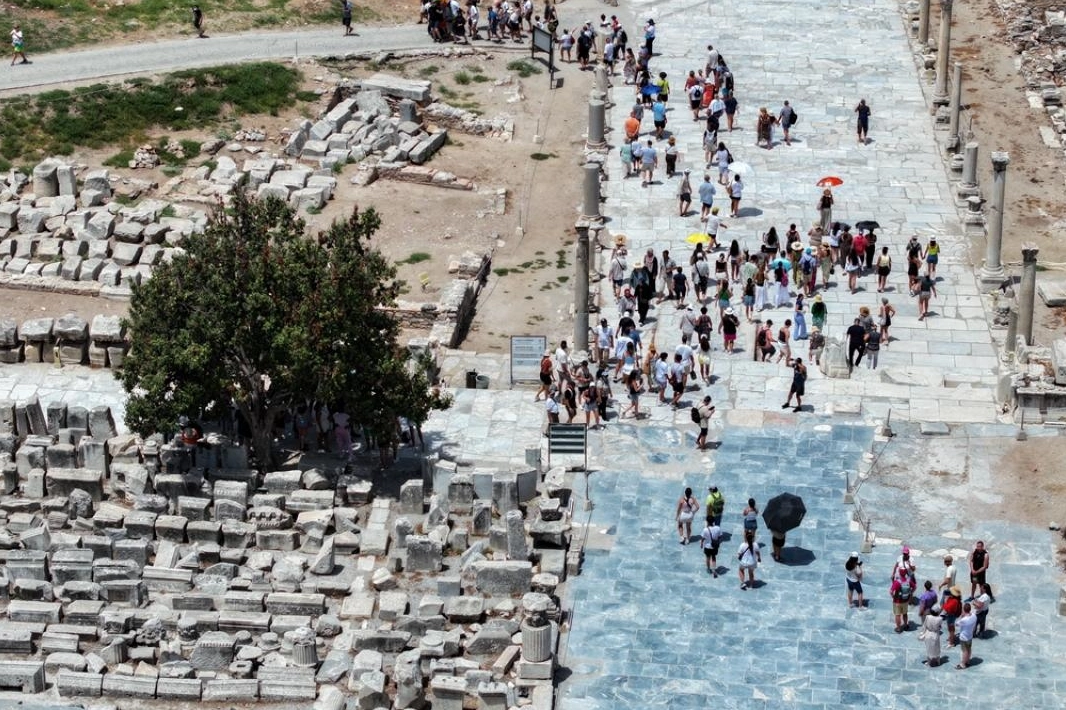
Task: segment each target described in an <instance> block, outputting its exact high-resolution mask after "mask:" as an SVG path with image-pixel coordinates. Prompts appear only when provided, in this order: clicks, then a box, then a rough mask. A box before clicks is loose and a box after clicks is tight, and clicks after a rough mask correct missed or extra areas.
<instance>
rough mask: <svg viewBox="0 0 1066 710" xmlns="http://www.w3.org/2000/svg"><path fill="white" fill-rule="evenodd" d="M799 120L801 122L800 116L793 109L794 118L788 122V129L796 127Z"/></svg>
mask: <svg viewBox="0 0 1066 710" xmlns="http://www.w3.org/2000/svg"><path fill="white" fill-rule="evenodd" d="M798 120H800V117H799V114H798V113H796V109H792V118H790V119H789V120H788V127H789V128H791V127H792V126H795V125H796V121H798Z"/></svg>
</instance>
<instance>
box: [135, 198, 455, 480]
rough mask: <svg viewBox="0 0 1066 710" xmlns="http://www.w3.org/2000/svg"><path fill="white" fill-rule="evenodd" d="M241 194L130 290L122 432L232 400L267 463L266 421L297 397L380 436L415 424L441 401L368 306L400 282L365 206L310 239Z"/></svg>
mask: <svg viewBox="0 0 1066 710" xmlns="http://www.w3.org/2000/svg"><path fill="white" fill-rule="evenodd" d="M240 192H241V191H238V194H237V195H236V196H235V197H234V199H233V203H232V205H231V206H230V207H229V208H228V209H221V208H219V209H216V210H215V211H214V213H213V214H212V216H211V218H210V221H209V223H208V225H207V228H206V229H205V230H204V232H203V233H202V234H197V235H192V236H190V237H189V238H188V239H187V240H186V241H185V242H184V244H183V245H182V246H183V249H184V253H179V254H178V255H177V256H175V257H174V258H173V259H172V260H171V261H169V262H167V263H164V264H161V265H160V266H158V267H157V268H156V269H155V271H154V272H153V274H152V278H151V279H149V280H148V281H146V282H144V283H143V284H141V285H139V286H136V287H134V289H133V299H132V302H131V304H130V313H129V316H128V318H127V319H126V325H127V327H128V329H129V331H130V333H131V337H132V343H133V347H132V348H131V351H130V354H129V356H128V357H127V358H126V360H125V363H124V366H123V370H122V373H121V375H120V377H121V379H122V384H123V386H124V387H125V389H126V391H127V392H128V393H129V400H128V402H127V408H126V419H127V422H128V424H129V425H130V427H131V428H133V429H135V430H137V431H139V432H140V433H141V434H143V435H147V434H150V433H152V432H156V431H170V430H172V429H173V428H174V426H175V422H176V421H177V419H178V417H179V416H181V415H183V414H186V415H191V414H195V413H197V412H199V411H201V410H202V409H211V408H212V407H217V406H220V405H221V404H222V403H223V402H226V401H228V399H229V398H232V400H233V402H234V403H235V404H236V406H237V407H238V408H239V410H240V412H241V414H242V415H243V416H244V417H245V419H246V420H247V422H248V423H249V425H250V428H251V432H252V449H253V453H254V454H255V458H256V460H257V463H258V466H259V468H260V469H266V468H268V467H270V466H271V465H272V463H273V452H272V430H273V423H274V421H275V419H276V417H277V416H278V414H279V413H281V412H283V411H285V410H287V409H290V408H292V407H294V406H295V405H297V404H299V403H301V402H304V401H306V400H308V399H318V400H325V401H330V402H334V401H338V400H343V401H344V402H345V405H346V411H347V412H348V414H349V415H350V416H351V418H352V421H353V423H357V424H363V425H365V426H367V427H368V428H370V429H371V430H372V431H374V432H377V433H379V437H382V436H384V437H386V438H387V437H388V432H391V431H392V430H393V429H394V427H393V425H392V423H393V422H395V418H396V416H397V415H402V416H406V417H408V418H409V419H410V420H411V421H412V422H413V423H415V424H417V425H421V424H422V423H424V422H425V420H426V418H428V416H429V412H430V411H431V410H432V409H434V408H444V407H446V406H447V405H448V401H447V399H446V398H443V397H441V396H440V395H439V394H436V393H435V392H431V391H430V388H429V383H428V381H427V378H426V374H425V370H424V368H422V367H419V366H412V364H411V363H410V362H409V359H408V357H407V353H406V351H405V349H403V348H401V347H400V346H398V344H397V336H398V334H399V325H398V323H397V321H396V319H395V318H394V317H393V315H392V314H391V313H389V312H388V311H387V310H385V309H383V308H381V306H388V305H391V304H393V303H394V302H395V299H396V296H397V294H398V291H399V285H398V283H397V282H396V279H395V276H396V269H395V267H394V266H393V265H392V264H391V263H389V262H388V261H387V260H386V259H385V257H384V256H383V255H382V254H381V253H380V252H378V251H377V250H376V249H374V248H372V247H371V246H370V244H369V240H370V237H371V236H372V235H373V234H374V233H375V232H376V231H377V229H378V227H379V226H380V224H381V220H380V219H379V218H378V216H377V214H376V213H375V212H374V210H372V209H370V210H366V211H364V212H359V211H358V210H354V211H353V212H352V215H351V216H350V217H349V218H348V219H347V220H346V221H337V222H334V223H333V225H332V226H331V227H330V228H329V229H327V230H326V231H324V232H320V233H319V234H317V235H316V236H315V237H314V238H312V237H309V236H308V235H307V234H305V224H304V222H303V220H301V219H299V218H298V217H297V216H296V213H295V211H294V209H293V208H292V207H290V206H288V205H287V204H285V203H284V202H282V201H280V200H278V199H275V198H268V199H266V200H256V199H254V198H249V197H246V196H244V195H243V194H240ZM227 395H228V396H227Z"/></svg>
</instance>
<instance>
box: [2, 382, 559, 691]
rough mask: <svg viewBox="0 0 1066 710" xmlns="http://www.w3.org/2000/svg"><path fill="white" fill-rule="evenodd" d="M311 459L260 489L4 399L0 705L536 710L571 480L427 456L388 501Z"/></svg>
mask: <svg viewBox="0 0 1066 710" xmlns="http://www.w3.org/2000/svg"><path fill="white" fill-rule="evenodd" d="M312 458H313V459H314V460H307V461H304V462H303V463H302V464H301V466H300V468H298V469H293V470H279V471H272V472H269V473H266V474H265V475H261V474H258V473H257V472H255V471H253V470H250V469H249V468H248V462H247V455H246V452H245V451H244V449H243V448H241V447H238V446H234V445H231V444H229V443H228V442H226V441H224V440H216V439H209V440H206V441H202V442H200V443H199V444H197V445H196V446H185V445H183V444H181V443H180V440H177V439H176V440H175V441H174V442H172V443H160V440H159V439H158V438H152V439H149V440H147V441H142V440H141V439H139V438H137V437H135V436H132V435H122V436H120V435H117V434H116V432H115V426H114V421H113V420H112V418H111V414H110V411H109V410H107V408H98V409H94V410H92V411H91V412H89V411H86V410H85V409H84V408H80V407H68V406H67V405H66V404H64V403H51V404H49V405H48V406H47V408H45V407H42V405H41V404H40V402H39V401H38V400H36V399H33V400H29V401H25V402H19V403H17V404H12V403H10V402H5V403H0V471H2V479H0V480H2V484H3V489H2V490H0V560H2V561H3V566H2V568H0V595H3V596H7V597H8V600H7V603H6V608H5V610H4V611H3V612H2V613H0V687H3V688H18V689H21V690H22V691H23V692H26V693H40V692H43V691H45V690H46V689H49V688H54V690H55V691H56V692H57V693H58V694H59V695H60V696H62V697H99V696H103V697H108V698H138V699H153V698H155V699H159V700H181V701H204V702H241V703H246V702H250V701H255V700H257V699H258V700H263V701H286V702H296V703H307V704H306V705H299V707H309V706H310V705H309V704H310V703H311V702H312V701H315V700H316V699H317V701H318V702H317V704H316V707H317V708H321V709H322V710H339V709H340V708H342V707H344V703H345V698H346V697H349V698H353V699H354V705H352V706H353V707H358V708H365V709H367V710H369V709H372V708H379V707H380V708H396V709H397V710H403V709H404V708H420V707H424V706H425V705H426V704H427V702H428V703H431V704H432V707H433V708H434V709H435V710H440V709H441V708H444V709H445V710H462V708H464V707H473V706H474V705H475V704H476V705H477V707H480V708H492V709H494V710H506V709H507V708H511V707H514V706H516V705H532V706H533V707H535V708H537V709H538V710H550V709H551V708H552V704H553V696H552V675H553V671H554V669H555V651H556V649H557V644H558V633H559V623H560V620H561V616H562V611H561V609H560V605H559V598H558V596H557V592H556V590H557V587H558V585H559V584H560V583H561V582H562V581H563V580H564V579H565V577H566V575H567V574H568V573H576V572H577V571H578V566H579V565H580V553H579V552H578V551H575V550H571V549H570V523H569V520H568V513H567V511H568V506H569V499H570V493H571V491H570V488H569V487H568V482H567V480H566V477H565V471H564V470H563V469H561V468H560V469H553V470H552V471H549V472H547V474H545V475H544V476H543V480H542V475H541V474H540V473H539V472H538V471H537V470H536V469H534V468H522V469H520V470H513V471H503V470H494V469H489V468H474V469H473V470H470V471H463V470H460V469H459V467H458V466H457V465H456V464H455V463H452V462H448V461H441V460H439V459H438V458H436V457H433V458H430V459H428V460H426V461H425V462H424V471H425V477H424V479H415V480H410V481H407V482H406V483H404V484H403V485H402V487H401V488H400V493H399V497H398V500H389V499H386V498H378V497H376V496H375V495H374V493H375V492H374V490H373V486H372V484H371V483H370V482H369V481H367V480H365V479H362V478H359V477H357V476H354V475H351V474H348V473H346V472H345V469H344V468H343V466H342V465H337V464H336V463H335V462H334V460H331V459H328V457H326V456H325V455H319V456H317V457H312ZM427 498H428V501H427Z"/></svg>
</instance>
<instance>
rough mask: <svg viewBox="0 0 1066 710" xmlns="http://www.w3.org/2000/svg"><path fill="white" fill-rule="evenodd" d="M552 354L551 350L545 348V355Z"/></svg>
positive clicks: (549, 355)
mask: <svg viewBox="0 0 1066 710" xmlns="http://www.w3.org/2000/svg"><path fill="white" fill-rule="evenodd" d="M551 355H552V351H551V350H545V351H544V357H551Z"/></svg>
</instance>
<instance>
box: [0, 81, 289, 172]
mask: <svg viewBox="0 0 1066 710" xmlns="http://www.w3.org/2000/svg"><path fill="white" fill-rule="evenodd" d="M299 81H300V75H299V73H298V72H296V71H295V70H294V69H290V68H289V67H285V66H282V65H280V64H273V63H268V62H263V63H257V64H243V65H237V66H230V67H215V68H210V69H193V70H188V71H181V72H176V73H174V74H169V75H167V76H165V77H164V78H162V79H161V80H159V81H152V80H150V79H145V78H136V79H129V80H127V81H124V82H121V83H116V84H95V85H92V86H87V87H81V88H76V89H73V90H69V91H68V90H54V91H46V92H44V93H42V94H38V95H36V96H20V97H17V98H14V99H9V100H5V101H2V102H0V156H2V157H3V158H4V159H6V160H8V161H12V160H17V159H23V160H27V161H38V160H40V159H42V158H44V157H45V156H47V155H66V154H69V153H71V152H73V150H74V148H75V147H85V148H100V147H103V146H106V145H111V144H118V145H123V146H128V144H130V143H131V142H133V141H135V139H136V138H137V137H139V136H143V135H144V133H145V132H146V131H148V130H151V129H156V128H164V129H170V130H185V129H191V128H202V127H204V126H207V125H210V124H213V123H216V122H218V121H222V120H225V119H229V118H234V117H237V116H243V115H249V114H262V113H269V114H272V115H276V114H277V113H278V112H279V111H281V110H282V109H285V108H288V107H289V106H291V105H292V104H293V102H294V100H295V94H296V89H297V86H298V84H299ZM192 146H193V142H192V141H190V142H189V144H188V148H189V150H185V154H186V156H188V157H192V155H195V154H196V153H198V152H199V144H196V147H195V153H193V152H191V149H192ZM164 147H165V145H164ZM182 148H183V149H185V148H186V145H185V144H182ZM124 153H125V151H123V153H120V154H119V155H118V156H113V158H112V159H111V160H112V161H116V162H117V161H118V159H119V158H120V157H121V156H122V155H123V154H124ZM161 157H162V156H161ZM172 157H173V156H172ZM131 158H132V151H131V153H130V156H129V158H127V159H126V161H125V162H128V161H129V159H131ZM125 162H123V163H122V164H123V165H124V164H125ZM164 162H167V161H166V160H164ZM108 164H109V165H110V164H115V163H113V162H110V161H109V162H108ZM171 164H176V159H175V161H172V162H171Z"/></svg>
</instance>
